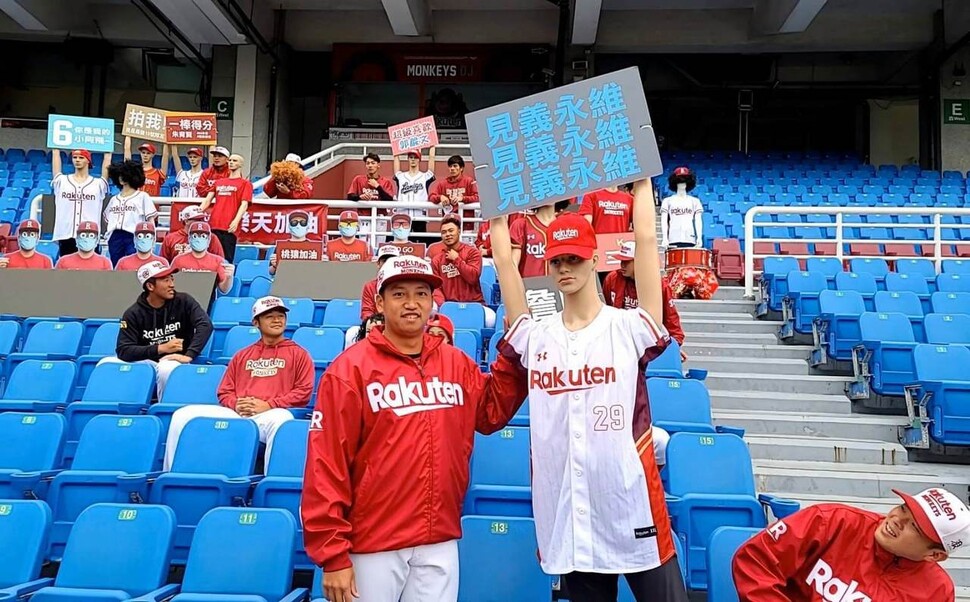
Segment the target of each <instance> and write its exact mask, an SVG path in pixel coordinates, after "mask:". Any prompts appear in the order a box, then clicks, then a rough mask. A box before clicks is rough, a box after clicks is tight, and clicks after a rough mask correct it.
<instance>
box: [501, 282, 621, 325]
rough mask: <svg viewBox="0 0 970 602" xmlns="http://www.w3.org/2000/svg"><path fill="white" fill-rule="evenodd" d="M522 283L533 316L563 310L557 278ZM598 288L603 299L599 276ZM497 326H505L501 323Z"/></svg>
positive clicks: (546, 316) (541, 317) (549, 314)
mask: <svg viewBox="0 0 970 602" xmlns="http://www.w3.org/2000/svg"><path fill="white" fill-rule="evenodd" d="M522 283H523V285H524V286H525V304H526V306H528V308H529V313H530V314H532V317H533V318H535V319H536V320H542V319H544V318H548V317H549V316H552V315H554V314H555V313H556V312H560V311H562V308H563V299H562V293H561V292H559V289H558V288H556V280H555V279H554V278H553V277H552V276H535V277H533V278H525V279H523V280H522ZM596 290H597V291H598V292H599V296H600V299H603V287H602V286H601V285H600V281H599V278H596ZM495 327H496V328H499V327H503V328H504V326H502V325H499V324H497V325H496V326H495Z"/></svg>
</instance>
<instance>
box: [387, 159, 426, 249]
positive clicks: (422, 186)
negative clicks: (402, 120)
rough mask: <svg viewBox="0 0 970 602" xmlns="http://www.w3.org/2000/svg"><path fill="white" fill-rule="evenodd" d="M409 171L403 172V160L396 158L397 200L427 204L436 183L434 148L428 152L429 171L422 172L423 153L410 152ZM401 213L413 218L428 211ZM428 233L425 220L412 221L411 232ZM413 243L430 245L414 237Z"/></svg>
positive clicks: (410, 210) (412, 210) (403, 210)
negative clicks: (432, 185)
mask: <svg viewBox="0 0 970 602" xmlns="http://www.w3.org/2000/svg"><path fill="white" fill-rule="evenodd" d="M407 161H408V169H407V171H401V158H400V157H398V156H397V155H395V156H394V182H395V183H396V184H397V200H399V201H401V202H404V203H427V202H428V192H429V191H430V190H431V184H432V183H434V180H435V177H434V147H433V146H432V147H431V150H429V151H428V169H427V170H426V171H421V151H410V152H408V154H407ZM400 212H401V213H406V214H407V215H409V216H411V217H412V218H414V217H416V216H426V215H427V214H428V211H427V209H402V210H400ZM427 231H428V222H427V221H425V220H420V219H419V220H412V224H411V232H412V233H423V232H427ZM411 242H423V243H428V242H429V241H427V240H422V239H421V238H416V237H413V236H412V238H411Z"/></svg>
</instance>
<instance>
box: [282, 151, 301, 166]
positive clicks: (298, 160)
mask: <svg viewBox="0 0 970 602" xmlns="http://www.w3.org/2000/svg"><path fill="white" fill-rule="evenodd" d="M283 160H284V161H292V162H294V163H299V164H300V165H302V164H303V159H301V158H300V155H298V154H296V153H290V154H288V155H286V158H285V159H283Z"/></svg>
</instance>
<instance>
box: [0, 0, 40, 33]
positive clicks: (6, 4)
mask: <svg viewBox="0 0 970 602" xmlns="http://www.w3.org/2000/svg"><path fill="white" fill-rule="evenodd" d="M25 4H26V2H24V1H23V0H0V11H3V12H4V13H6V14H7V16H8V17H10V18H11V19H13V20H14V22H16V23H17V25H19V26H21V27H23V28H24V29H26V30H28V31H47V30H48V27H47V26H46V25H44V23H43V22H42V21H41V20H40V19H39V18H38V15H36V14H35V11H33V10H31V9H29V8H28V7H27V6H25Z"/></svg>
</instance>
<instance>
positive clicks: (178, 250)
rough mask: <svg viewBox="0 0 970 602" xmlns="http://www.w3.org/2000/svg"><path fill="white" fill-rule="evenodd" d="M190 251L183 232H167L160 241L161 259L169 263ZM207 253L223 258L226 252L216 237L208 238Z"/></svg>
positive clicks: (186, 237) (186, 235)
mask: <svg viewBox="0 0 970 602" xmlns="http://www.w3.org/2000/svg"><path fill="white" fill-rule="evenodd" d="M183 173H184V172H183ZM191 250H192V245H190V244H189V235H188V234H186V233H185V230H176V231H175V232H169V233H168V234H166V235H165V239H164V240H162V257H164V258H165V259H167V260H168V262H169V263H171V262H172V261H173V260H174V259H175V258H176V257H177V256H179V255H181V254H182V253H188V252H189V251H191ZM209 252H210V253H212V254H213V255H218V256H219V257H222V258H225V256H226V252H225V251H223V250H222V243H221V242H219V237H218V236H210V237H209Z"/></svg>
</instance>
